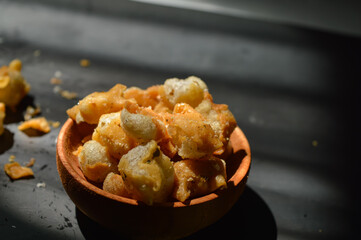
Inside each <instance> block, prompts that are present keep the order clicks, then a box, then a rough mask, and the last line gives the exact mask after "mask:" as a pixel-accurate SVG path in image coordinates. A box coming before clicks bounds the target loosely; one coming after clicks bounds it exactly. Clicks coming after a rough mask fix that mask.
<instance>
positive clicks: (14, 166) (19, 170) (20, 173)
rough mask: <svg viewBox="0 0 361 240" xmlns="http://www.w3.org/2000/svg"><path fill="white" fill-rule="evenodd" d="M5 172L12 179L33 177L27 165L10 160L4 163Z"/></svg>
mask: <svg viewBox="0 0 361 240" xmlns="http://www.w3.org/2000/svg"><path fill="white" fill-rule="evenodd" d="M4 170H5V172H6V174H7V175H8V176H9V177H10V178H11V179H12V180H17V179H20V178H28V177H34V173H33V170H31V168H28V167H23V166H21V165H20V164H19V163H18V162H15V161H14V162H11V163H7V164H5V165H4Z"/></svg>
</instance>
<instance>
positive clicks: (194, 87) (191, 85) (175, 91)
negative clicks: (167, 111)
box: [160, 76, 207, 109]
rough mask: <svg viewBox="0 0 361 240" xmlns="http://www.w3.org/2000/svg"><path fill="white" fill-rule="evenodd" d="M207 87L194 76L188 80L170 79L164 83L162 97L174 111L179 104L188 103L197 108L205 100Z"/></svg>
mask: <svg viewBox="0 0 361 240" xmlns="http://www.w3.org/2000/svg"><path fill="white" fill-rule="evenodd" d="M206 90H207V85H206V84H205V83H204V82H203V81H202V80H201V79H200V78H197V77H194V76H191V77H188V78H186V79H184V80H183V79H178V78H170V79H167V80H166V81H165V82H164V85H163V88H162V89H161V92H160V93H161V96H162V99H163V101H164V102H166V103H167V104H168V106H169V107H170V108H171V109H173V107H174V106H175V105H176V104H177V103H187V104H189V105H191V106H192V107H197V106H198V104H200V103H201V102H202V100H203V93H204V91H206Z"/></svg>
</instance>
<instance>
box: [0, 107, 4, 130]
mask: <svg viewBox="0 0 361 240" xmlns="http://www.w3.org/2000/svg"><path fill="white" fill-rule="evenodd" d="M4 119H5V104H4V103H2V102H0V135H2V134H3V133H4V125H3V124H4Z"/></svg>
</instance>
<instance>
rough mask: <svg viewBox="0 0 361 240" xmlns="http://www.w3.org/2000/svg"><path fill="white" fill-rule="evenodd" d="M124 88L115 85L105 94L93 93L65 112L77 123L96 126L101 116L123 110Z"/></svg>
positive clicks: (120, 85)
mask: <svg viewBox="0 0 361 240" xmlns="http://www.w3.org/2000/svg"><path fill="white" fill-rule="evenodd" d="M125 89H126V86H124V85H122V84H116V85H115V86H114V87H112V88H111V89H110V90H109V91H107V92H94V93H92V94H89V95H88V96H86V97H85V98H83V99H82V100H80V101H79V103H78V105H75V106H74V107H72V108H70V109H68V110H67V113H68V115H69V117H70V118H72V119H73V120H75V121H76V122H77V123H80V122H87V123H89V124H97V123H98V121H99V118H100V116H101V115H103V114H106V113H112V112H118V111H120V110H122V109H123V107H124V103H125V101H130V100H127V99H125V98H123V92H124V90H125Z"/></svg>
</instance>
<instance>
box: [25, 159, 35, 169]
mask: <svg viewBox="0 0 361 240" xmlns="http://www.w3.org/2000/svg"><path fill="white" fill-rule="evenodd" d="M35 161H36V160H35V158H30V160H29V162H28V163H26V164H25V167H32V166H34V163H35Z"/></svg>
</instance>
